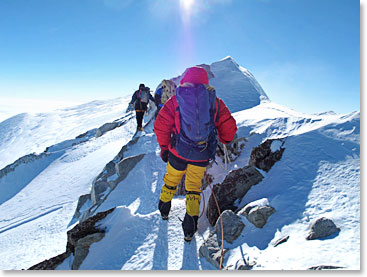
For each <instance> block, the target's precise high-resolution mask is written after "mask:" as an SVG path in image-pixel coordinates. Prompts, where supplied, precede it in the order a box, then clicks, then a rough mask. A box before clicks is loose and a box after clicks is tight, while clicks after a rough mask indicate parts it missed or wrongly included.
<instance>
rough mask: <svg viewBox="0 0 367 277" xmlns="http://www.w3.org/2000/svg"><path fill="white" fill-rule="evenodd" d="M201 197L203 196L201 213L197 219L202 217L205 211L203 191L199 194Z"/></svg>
mask: <svg viewBox="0 0 367 277" xmlns="http://www.w3.org/2000/svg"><path fill="white" fill-rule="evenodd" d="M201 195H202V196H203V210H202V211H201V215H199V218H200V217H202V216H203V214H204V211H205V196H204V192H203V191H202V192H201Z"/></svg>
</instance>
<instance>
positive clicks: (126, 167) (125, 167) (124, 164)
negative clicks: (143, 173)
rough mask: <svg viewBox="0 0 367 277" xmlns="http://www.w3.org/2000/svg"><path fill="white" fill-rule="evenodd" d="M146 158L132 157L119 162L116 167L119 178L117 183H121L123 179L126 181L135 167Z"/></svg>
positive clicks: (141, 155)
mask: <svg viewBox="0 0 367 277" xmlns="http://www.w3.org/2000/svg"><path fill="white" fill-rule="evenodd" d="M144 156H145V154H140V155H136V156H131V157H128V158H125V159H123V160H122V161H120V162H118V163H117V164H116V166H115V169H116V173H117V175H118V176H119V178H118V179H117V180H116V181H117V182H121V181H122V180H123V179H125V178H126V176H127V175H128V174H129V172H130V171H131V170H132V169H133V168H134V167H135V165H136V164H137V163H138V162H140V161H141V159H143V157H144ZM116 181H115V182H116Z"/></svg>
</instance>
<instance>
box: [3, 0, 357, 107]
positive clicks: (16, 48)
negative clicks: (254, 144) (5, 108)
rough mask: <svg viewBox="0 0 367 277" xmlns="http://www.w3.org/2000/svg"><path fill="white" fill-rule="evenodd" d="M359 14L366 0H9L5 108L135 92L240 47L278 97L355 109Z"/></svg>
mask: <svg viewBox="0 0 367 277" xmlns="http://www.w3.org/2000/svg"><path fill="white" fill-rule="evenodd" d="M359 24H360V2H359V1H357V0H194V1H192V0H191V1H190V0H124V1H118V0H78V1H75V0H62V1H60V0H31V1H29V0H1V1H0V101H1V102H2V103H0V109H1V104H2V105H5V104H7V105H11V103H10V102H12V103H17V101H16V99H18V100H19V99H20V100H23V101H27V100H28V99H32V100H37V99H42V100H43V101H48V100H49V101H54V103H55V101H56V103H57V102H59V103H64V102H86V101H91V100H96V99H109V98H115V97H120V96H125V95H130V94H132V93H133V91H134V90H135V89H136V88H137V87H138V85H139V83H141V82H143V83H145V84H146V85H148V86H150V87H151V88H155V87H156V86H157V85H158V83H159V82H160V81H161V80H162V79H163V78H171V77H175V76H177V75H178V74H181V73H182V72H183V71H184V70H185V68H186V67H189V66H192V65H196V64H201V63H207V64H211V63H213V62H215V61H218V60H220V59H222V58H224V57H225V56H232V57H233V58H234V60H236V61H237V63H238V64H240V65H242V66H243V67H245V68H247V69H248V70H250V71H251V72H252V73H253V74H254V76H255V78H256V79H257V80H258V81H259V83H260V84H261V86H262V87H263V88H264V90H265V92H266V93H267V95H268V96H269V98H270V99H271V100H272V101H274V102H276V103H278V104H281V105H284V106H287V107H290V108H293V109H296V110H298V111H301V112H307V113H313V112H322V111H329V110H334V111H336V112H339V113H344V112H352V111H355V110H360V25H359ZM5 102H7V103H5ZM42 103H45V102H42ZM43 105H44V104H43Z"/></svg>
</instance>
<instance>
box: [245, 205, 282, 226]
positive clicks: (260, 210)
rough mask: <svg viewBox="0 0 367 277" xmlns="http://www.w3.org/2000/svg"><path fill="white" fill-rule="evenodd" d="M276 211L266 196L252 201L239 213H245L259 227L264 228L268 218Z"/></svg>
mask: <svg viewBox="0 0 367 277" xmlns="http://www.w3.org/2000/svg"><path fill="white" fill-rule="evenodd" d="M274 212H275V209H274V208H273V207H270V206H269V201H268V200H267V199H266V198H263V199H260V200H258V201H254V202H251V203H249V204H247V205H246V206H245V207H244V208H242V209H241V210H240V211H239V212H238V214H239V215H243V216H245V217H246V218H247V220H248V221H250V222H251V223H252V224H254V225H255V226H256V227H257V228H263V227H264V226H265V224H266V222H267V220H268V218H269V217H270V216H271V215H272V214H273V213H274Z"/></svg>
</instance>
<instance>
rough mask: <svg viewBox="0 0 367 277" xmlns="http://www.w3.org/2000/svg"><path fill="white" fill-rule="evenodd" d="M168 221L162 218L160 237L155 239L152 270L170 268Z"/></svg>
mask: <svg viewBox="0 0 367 277" xmlns="http://www.w3.org/2000/svg"><path fill="white" fill-rule="evenodd" d="M167 224H168V222H167V221H163V220H160V222H159V230H158V237H157V239H156V241H155V248H154V255H153V266H152V270H167V269H168V234H167V232H168V225H167Z"/></svg>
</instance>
